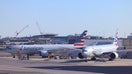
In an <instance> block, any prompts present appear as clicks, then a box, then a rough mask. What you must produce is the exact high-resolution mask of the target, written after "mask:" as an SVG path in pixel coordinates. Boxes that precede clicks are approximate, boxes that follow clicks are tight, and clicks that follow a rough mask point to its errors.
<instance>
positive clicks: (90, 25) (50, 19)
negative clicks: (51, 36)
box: [0, 0, 132, 37]
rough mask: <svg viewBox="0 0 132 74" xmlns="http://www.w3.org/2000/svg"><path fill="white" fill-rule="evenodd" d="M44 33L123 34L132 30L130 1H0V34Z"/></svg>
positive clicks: (121, 35) (107, 35) (131, 1)
mask: <svg viewBox="0 0 132 74" xmlns="http://www.w3.org/2000/svg"><path fill="white" fill-rule="evenodd" d="M36 21H37V22H38V23H39V26H40V28H41V31H42V32H43V33H56V34H59V35H69V34H75V33H77V34H78V33H81V32H82V31H83V30H85V29H87V30H88V34H89V35H99V36H105V37H109V36H113V35H114V34H115V32H116V29H118V32H119V37H126V36H127V35H129V34H130V33H131V30H132V0H0V35H2V37H6V36H15V32H16V31H20V30H21V29H22V28H23V27H24V26H26V25H29V27H28V28H26V29H25V30H24V31H22V32H21V33H20V35H19V36H30V35H31V36H32V35H36V34H39V30H38V27H37V25H36Z"/></svg>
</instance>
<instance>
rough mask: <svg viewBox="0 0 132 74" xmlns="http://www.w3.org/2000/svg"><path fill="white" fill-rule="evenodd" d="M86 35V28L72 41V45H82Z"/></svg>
mask: <svg viewBox="0 0 132 74" xmlns="http://www.w3.org/2000/svg"><path fill="white" fill-rule="evenodd" d="M86 36H87V30H85V31H84V32H83V33H82V34H81V35H80V37H79V39H78V40H77V41H76V42H75V43H74V46H84V41H85V39H86Z"/></svg>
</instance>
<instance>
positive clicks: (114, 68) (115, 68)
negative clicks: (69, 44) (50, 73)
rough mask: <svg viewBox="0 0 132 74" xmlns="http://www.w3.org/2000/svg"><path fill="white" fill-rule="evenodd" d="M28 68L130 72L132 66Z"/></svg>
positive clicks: (107, 73)
mask: <svg viewBox="0 0 132 74" xmlns="http://www.w3.org/2000/svg"><path fill="white" fill-rule="evenodd" d="M28 68H37V69H51V70H65V71H81V72H93V73H104V74H132V66H41V67H28Z"/></svg>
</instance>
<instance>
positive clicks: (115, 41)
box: [113, 32, 119, 46]
mask: <svg viewBox="0 0 132 74" xmlns="http://www.w3.org/2000/svg"><path fill="white" fill-rule="evenodd" d="M113 45H115V46H118V45H119V44H118V32H116V35H115V38H114V42H113Z"/></svg>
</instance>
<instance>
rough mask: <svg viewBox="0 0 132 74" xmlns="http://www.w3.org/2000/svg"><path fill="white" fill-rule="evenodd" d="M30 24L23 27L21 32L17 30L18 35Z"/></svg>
mask: <svg viewBox="0 0 132 74" xmlns="http://www.w3.org/2000/svg"><path fill="white" fill-rule="evenodd" d="M28 26H29V25H26V26H25V27H23V28H22V29H21V30H20V31H19V32H16V37H17V36H18V35H19V34H20V33H21V32H22V31H24V30H25V29H26V28H27V27H28Z"/></svg>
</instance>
